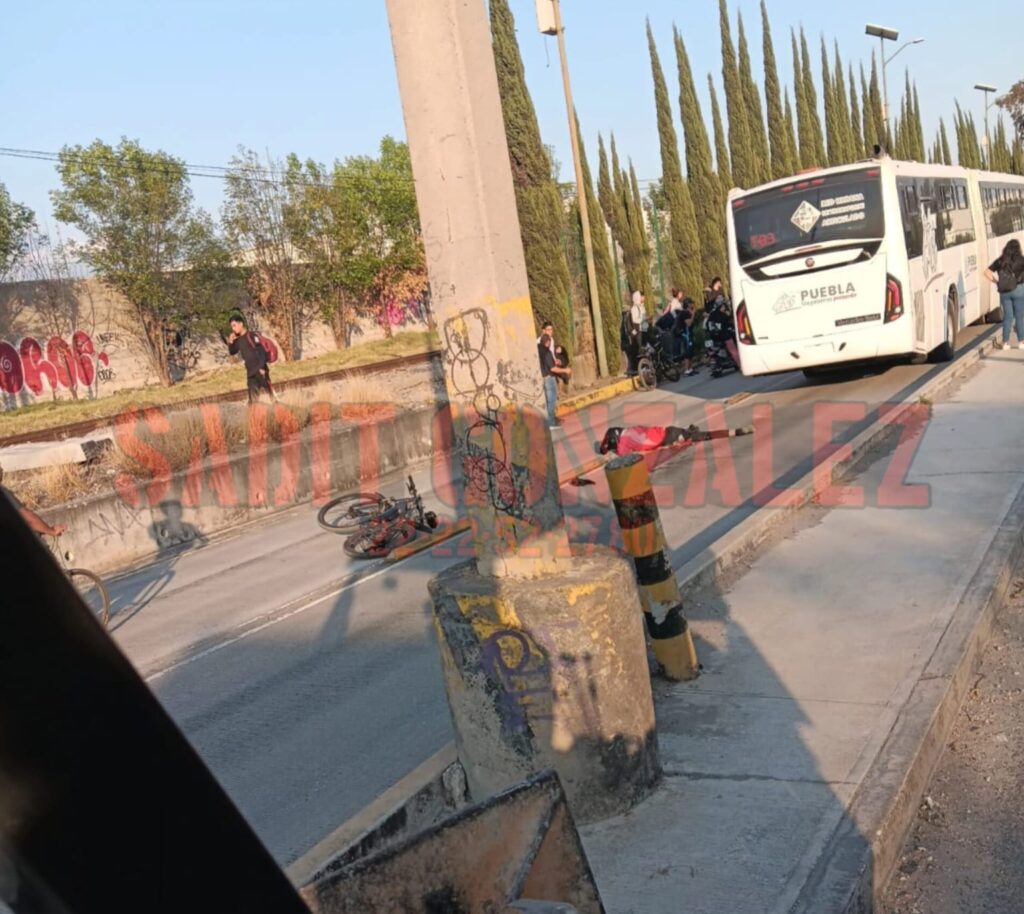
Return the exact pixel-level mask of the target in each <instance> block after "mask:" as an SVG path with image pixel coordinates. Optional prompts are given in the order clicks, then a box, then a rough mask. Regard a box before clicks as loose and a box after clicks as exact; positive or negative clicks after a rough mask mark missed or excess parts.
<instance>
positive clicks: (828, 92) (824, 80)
mask: <svg viewBox="0 0 1024 914" xmlns="http://www.w3.org/2000/svg"><path fill="white" fill-rule="evenodd" d="M821 92H822V95H823V96H824V99H825V134H826V142H827V152H828V164H829V165H841V164H842V163H843V138H842V136H841V131H842V127H841V126H840V125H839V111H838V106H837V102H836V87H835V86H833V84H832V65H831V63H829V59H828V50H827V48H826V47H825V36H824V35H822V36H821Z"/></svg>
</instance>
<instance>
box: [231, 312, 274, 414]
mask: <svg viewBox="0 0 1024 914" xmlns="http://www.w3.org/2000/svg"><path fill="white" fill-rule="evenodd" d="M227 344H228V352H230V353H231V355H240V356H241V357H242V362H243V363H244V364H245V376H246V378H247V380H248V382H249V402H250V403H252V402H253V401H254V400H256V399H257V398H258V397H259V395H260V392H261V391H264V390H265V391H266V392H267V393H268V394H269V395H270V398H271V399H273V400H276V399H277V397H275V396H274V388H273V387H271V386H270V364H269V360H268V358H267V350H266V349H264V348H263V342H262V341H261V340H260V335H259V334H258V333H256V332H255V331H250V330H247V329H246V326H245V320H244V319H243V318H241V317H240V316H237V315H236V316H235V317H233V318H231V333H230V334H228V338H227Z"/></svg>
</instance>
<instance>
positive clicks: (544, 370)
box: [537, 333, 571, 428]
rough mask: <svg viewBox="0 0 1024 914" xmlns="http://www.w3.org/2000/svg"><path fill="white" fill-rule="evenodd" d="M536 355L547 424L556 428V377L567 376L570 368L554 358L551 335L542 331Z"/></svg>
mask: <svg viewBox="0 0 1024 914" xmlns="http://www.w3.org/2000/svg"><path fill="white" fill-rule="evenodd" d="M537 355H538V356H539V357H540V374H541V377H542V378H543V379H544V399H545V400H546V401H547V407H548V425H549V426H550V427H551V428H558V417H557V416H556V415H555V407H556V406H557V404H558V379H559V378H568V377H569V374H570V373H571V370H570V369H569V368H563V367H562V366H561V365H559V364H558V362H557V361H556V360H555V354H554V352H553V351H552V348H551V335H550V334H548V333H542V334H541V335H540V342H539V343H538V344H537Z"/></svg>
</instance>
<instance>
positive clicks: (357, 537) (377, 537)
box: [345, 521, 416, 559]
mask: <svg viewBox="0 0 1024 914" xmlns="http://www.w3.org/2000/svg"><path fill="white" fill-rule="evenodd" d="M415 536H416V529H415V527H413V525H412V524H410V523H409V522H408V521H401V522H399V523H394V524H387V525H384V526H380V525H371V526H368V527H367V528H366V529H365V530H360V531H359V532H358V533H353V534H352V535H351V536H350V537H348V539H346V540H345V553H346V554H347V555H350V556H352V558H354V559H380V558H384V557H385V556H387V555H389V554H390V553H391V550H392V549H397V548H398V547H399V546H404V545H405V544H406V543H408V542H409V541H410V540H412V539H413V537H415Z"/></svg>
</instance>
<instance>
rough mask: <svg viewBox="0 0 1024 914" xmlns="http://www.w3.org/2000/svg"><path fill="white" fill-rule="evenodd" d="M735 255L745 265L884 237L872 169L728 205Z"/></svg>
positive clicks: (796, 184)
mask: <svg viewBox="0 0 1024 914" xmlns="http://www.w3.org/2000/svg"><path fill="white" fill-rule="evenodd" d="M732 218H733V224H734V226H735V229H736V253H737V256H738V258H739V262H740V264H741V265H743V266H746V265H748V264H750V263H752V262H754V261H756V260H762V259H764V258H767V257H772V256H774V255H778V254H785V253H786V252H787V251H790V250H794V249H797V248H802V247H806V246H808V245H821V244H829V243H831V242H846V241H849V242H860V241H878V240H880V239H881V238H883V237H884V235H885V220H884V218H883V212H882V186H881V179H880V177H879V174H878V170H877V169H865V170H857V171H845V172H839V173H837V174H831V175H828V176H827V177H821V178H813V177H812V178H807V179H805V180H797V181H794V183H792V184H789V185H785V186H783V187H775V188H772V189H771V190H765V191H761V192H759V193H755V194H751V195H750V196H747V197H741V198H739V199H737V200H734V201H733V204H732Z"/></svg>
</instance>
